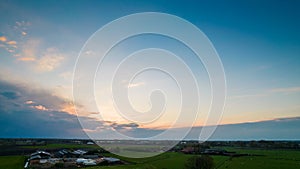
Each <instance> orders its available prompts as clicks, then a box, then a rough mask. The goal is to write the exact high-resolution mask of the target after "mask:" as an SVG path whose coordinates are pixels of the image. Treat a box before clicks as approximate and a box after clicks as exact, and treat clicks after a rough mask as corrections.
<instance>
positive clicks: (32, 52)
mask: <svg viewBox="0 0 300 169" xmlns="http://www.w3.org/2000/svg"><path fill="white" fill-rule="evenodd" d="M40 44H41V40H38V39H33V38H31V39H29V40H27V41H26V42H25V43H24V44H23V45H22V51H21V53H20V55H21V56H22V57H23V58H36V57H37V56H38V52H39V51H38V48H39V47H40Z"/></svg>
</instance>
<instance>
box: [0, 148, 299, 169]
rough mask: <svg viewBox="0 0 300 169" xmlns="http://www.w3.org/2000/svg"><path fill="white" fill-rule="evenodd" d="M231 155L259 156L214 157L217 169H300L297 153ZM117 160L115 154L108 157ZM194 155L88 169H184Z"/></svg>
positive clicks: (14, 167) (10, 160)
mask: <svg viewBox="0 0 300 169" xmlns="http://www.w3.org/2000/svg"><path fill="white" fill-rule="evenodd" d="M225 149H226V150H228V151H236V152H238V153H244V154H245V153H246V154H253V155H258V156H244V157H233V158H232V157H227V156H212V157H213V159H214V162H215V168H216V169H248V168H249V169H254V168H259V169H297V168H300V151H293V150H255V149H237V148H225ZM104 155H107V156H114V157H118V156H115V155H111V154H104ZM192 156H193V155H187V154H182V153H174V152H168V153H164V154H161V155H159V156H155V157H151V158H143V159H131V158H121V157H118V158H121V159H122V160H124V161H127V162H128V163H130V164H126V165H116V166H95V167H86V168H88V169H182V168H184V164H185V162H186V160H187V159H188V158H190V157H192ZM24 159H25V157H23V156H1V157H0V168H1V169H21V168H23V166H24Z"/></svg>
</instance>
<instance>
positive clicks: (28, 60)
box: [17, 57, 35, 62]
mask: <svg viewBox="0 0 300 169" xmlns="http://www.w3.org/2000/svg"><path fill="white" fill-rule="evenodd" d="M17 60H18V61H23V62H32V61H35V58H34V57H20V58H18V59H17Z"/></svg>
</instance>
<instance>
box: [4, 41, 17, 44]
mask: <svg viewBox="0 0 300 169" xmlns="http://www.w3.org/2000/svg"><path fill="white" fill-rule="evenodd" d="M6 44H8V45H16V44H17V42H16V41H14V40H11V41H8V42H6Z"/></svg>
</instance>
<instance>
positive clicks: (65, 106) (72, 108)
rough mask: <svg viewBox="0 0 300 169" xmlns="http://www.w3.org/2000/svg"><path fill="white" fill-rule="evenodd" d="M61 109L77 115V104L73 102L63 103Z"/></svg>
mask: <svg viewBox="0 0 300 169" xmlns="http://www.w3.org/2000/svg"><path fill="white" fill-rule="evenodd" d="M60 110H61V111H64V112H67V113H69V114H72V115H77V113H76V110H75V106H74V104H73V103H71V102H67V103H65V104H63V105H62V106H61V109H60Z"/></svg>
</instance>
